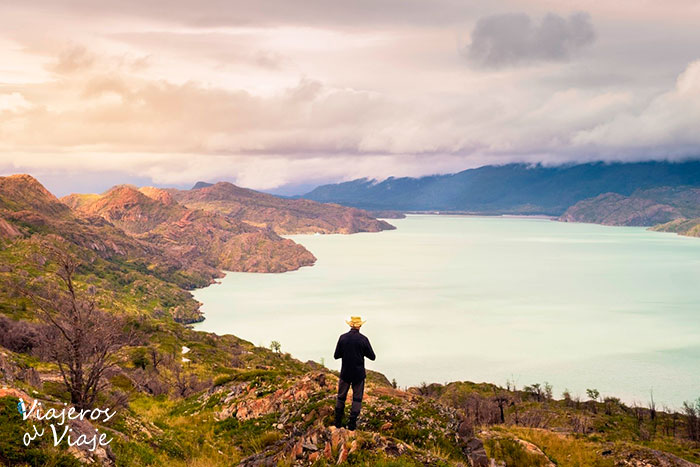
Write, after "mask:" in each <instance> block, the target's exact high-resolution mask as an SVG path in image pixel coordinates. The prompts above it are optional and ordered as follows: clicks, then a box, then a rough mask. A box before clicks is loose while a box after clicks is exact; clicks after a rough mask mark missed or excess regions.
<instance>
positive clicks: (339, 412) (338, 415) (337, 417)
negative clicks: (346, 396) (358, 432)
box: [334, 408, 344, 428]
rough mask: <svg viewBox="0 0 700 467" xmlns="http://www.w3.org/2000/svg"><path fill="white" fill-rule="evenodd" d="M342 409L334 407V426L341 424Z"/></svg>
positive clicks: (339, 426)
mask: <svg viewBox="0 0 700 467" xmlns="http://www.w3.org/2000/svg"><path fill="white" fill-rule="evenodd" d="M343 412H344V410H343V409H338V408H336V409H335V423H334V425H335V427H336V428H341V427H342V426H343Z"/></svg>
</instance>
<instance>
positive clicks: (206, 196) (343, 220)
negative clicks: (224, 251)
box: [168, 182, 394, 235]
mask: <svg viewBox="0 0 700 467" xmlns="http://www.w3.org/2000/svg"><path fill="white" fill-rule="evenodd" d="M168 192H169V193H170V194H171V195H172V196H173V198H174V199H175V200H177V201H178V202H180V203H181V204H183V205H184V206H187V207H189V208H192V209H202V210H206V211H214V212H218V213H221V214H224V215H226V216H229V217H232V218H234V219H236V220H239V221H242V222H245V223H247V224H250V225H253V226H257V227H269V228H271V229H272V230H274V231H275V232H276V233H277V234H279V235H287V234H301V233H342V234H350V233H357V232H379V231H382V230H391V229H393V228H394V227H393V226H392V225H391V224H389V223H387V222H385V221H380V220H377V219H375V218H374V217H372V215H370V214H369V213H368V212H366V211H362V210H360V209H354V208H348V207H344V206H338V205H333V204H322V203H318V202H315V201H310V200H305V199H288V198H281V197H279V196H274V195H270V194H267V193H260V192H258V191H253V190H249V189H246V188H241V187H238V186H236V185H233V184H231V183H228V182H219V183H216V184H213V185H212V184H207V183H203V182H199V183H197V184H196V185H195V186H194V187H193V188H192V189H191V190H168Z"/></svg>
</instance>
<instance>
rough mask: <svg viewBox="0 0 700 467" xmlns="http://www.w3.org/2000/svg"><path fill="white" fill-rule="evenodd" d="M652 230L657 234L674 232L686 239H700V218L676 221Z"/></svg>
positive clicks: (656, 226)
mask: <svg viewBox="0 0 700 467" xmlns="http://www.w3.org/2000/svg"><path fill="white" fill-rule="evenodd" d="M650 230H654V231H656V232H674V233H677V234H678V235H684V236H686V237H700V218H695V219H686V218H681V219H676V220H673V221H671V222H667V223H665V224H659V225H655V226H653V227H652V228H651V229H650Z"/></svg>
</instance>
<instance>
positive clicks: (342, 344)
mask: <svg viewBox="0 0 700 467" xmlns="http://www.w3.org/2000/svg"><path fill="white" fill-rule="evenodd" d="M347 323H348V324H349V325H350V326H351V329H350V331H348V332H346V333H345V334H342V335H341V336H340V338H339V339H338V344H337V345H336V347H335V354H334V355H333V357H334V358H335V359H336V360H337V359H339V358H341V359H342V365H341V368H340V380H339V381H338V398H337V402H336V406H335V426H336V427H338V428H340V426H341V423H342V419H343V412H344V411H345V399H346V398H347V395H348V390H349V389H350V386H352V406H351V408H350V421H349V422H348V429H350V430H354V429H355V426H356V423H357V417H358V416H359V414H360V409H361V408H362V396H363V394H364V388H365V378H366V377H367V374H366V372H365V357H367V358H369V359H370V360H374V359H375V358H376V357H375V355H374V350H372V345H371V344H370V343H369V339H367V337H366V336H364V335H363V334H361V333H360V326H362V325H363V324H364V321H362V319H361V318H360V317H359V316H353V317H352V318H351V319H350V321H348V322H347Z"/></svg>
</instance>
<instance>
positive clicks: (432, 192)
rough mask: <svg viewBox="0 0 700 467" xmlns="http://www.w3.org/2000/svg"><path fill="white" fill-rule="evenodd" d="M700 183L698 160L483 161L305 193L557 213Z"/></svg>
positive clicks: (366, 205)
mask: <svg viewBox="0 0 700 467" xmlns="http://www.w3.org/2000/svg"><path fill="white" fill-rule="evenodd" d="M678 186H694V187H698V186H700V162H699V161H690V162H683V163H670V162H639V163H626V164H623V163H614V164H605V163H601V162H598V163H589V164H579V165H568V166H557V167H545V166H541V165H534V166H528V165H524V164H509V165H503V166H485V167H480V168H477V169H469V170H465V171H462V172H459V173H456V174H449V175H434V176H428V177H421V178H409V177H405V178H393V177H391V178H388V179H386V180H383V181H380V182H376V181H372V180H367V179H360V180H354V181H350V182H345V183H338V184H332V185H324V186H320V187H318V188H316V189H314V190H313V191H311V192H309V193H307V194H305V195H303V198H307V199H312V200H315V201H320V202H333V203H339V204H343V205H348V206H355V207H359V208H363V209H369V210H383V209H389V210H402V211H436V210H440V211H464V212H473V213H488V214H547V215H555V216H559V215H561V214H563V213H564V211H566V209H567V208H569V207H570V206H572V205H574V204H576V203H577V202H579V201H581V200H584V199H587V198H593V197H596V196H598V195H601V194H604V193H617V194H621V195H625V196H629V195H631V194H632V193H634V192H635V191H637V190H646V189H650V188H656V187H678Z"/></svg>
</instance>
